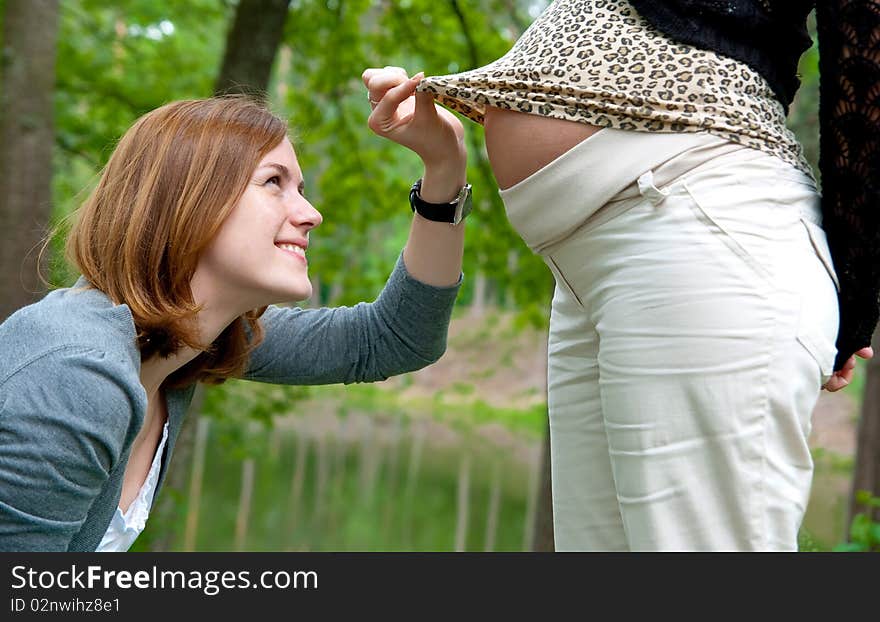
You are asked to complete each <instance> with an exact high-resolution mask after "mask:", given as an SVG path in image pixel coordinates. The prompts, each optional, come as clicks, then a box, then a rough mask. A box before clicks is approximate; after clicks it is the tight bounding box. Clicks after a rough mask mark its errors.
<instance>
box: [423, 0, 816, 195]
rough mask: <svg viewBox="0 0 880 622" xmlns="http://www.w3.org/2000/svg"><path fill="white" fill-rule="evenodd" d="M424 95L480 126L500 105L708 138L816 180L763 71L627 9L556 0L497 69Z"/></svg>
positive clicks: (617, 1)
mask: <svg viewBox="0 0 880 622" xmlns="http://www.w3.org/2000/svg"><path fill="white" fill-rule="evenodd" d="M418 90H419V91H427V92H430V93H431V94H433V95H434V98H435V99H436V100H437V101H438V102H440V103H441V104H443V105H445V106H447V107H448V108H451V109H452V110H456V111H458V112H460V113H461V114H463V115H465V116H466V117H468V118H470V119H472V120H473V121H476V122H477V123H482V122H483V116H484V114H485V110H486V106H496V107H498V108H505V109H513V110H519V111H521V112H526V113H531V114H538V115H543V116H547V117H556V118H560V119H568V120H571V121H579V122H583V123H588V124H591V125H596V126H600V127H613V128H617V129H622V130H634V131H648V132H700V131H707V132H710V133H713V134H717V135H720V136H723V137H725V138H727V139H729V140H731V141H734V142H737V143H741V144H744V145H746V146H748V147H752V148H755V149H759V150H762V151H766V152H769V153H771V154H773V155H776V156H778V157H780V158H782V159H783V160H784V161H786V162H788V163H790V164H792V165H793V166H795V167H797V168H799V169H801V170H803V171H804V172H805V173H806V174H807V175H809V177H810V178H811V179H812V180H813V181H815V177H814V175H813V171H812V169H811V167H810V164H809V163H808V162H807V160H806V159H805V158H804V153H803V148H802V147H801V145H800V143H799V142H798V141H797V139H796V138H795V136H794V134H793V133H792V132H791V130H789V129H788V127H786V125H785V110H784V108H783V106H782V104H781V103H780V102H779V101H778V100H777V99H776V97H775V96H774V94H773V91H772V89H771V88H770V86H769V85H768V83H767V81H766V80H765V79H764V78H763V77H762V76H761V75H760V74H759V73H758V72H756V71H755V70H753V69H751V68H750V67H749V66H748V65H746V64H745V63H742V62H740V61H737V60H733V59H731V58H728V57H725V56H721V55H719V54H717V53H715V52H712V51H709V50H703V49H699V48H695V47H693V46H690V45H683V44H680V43H677V42H674V41H672V40H670V39H668V38H667V37H666V36H665V35H664V34H662V33H661V32H660V31H658V30H657V29H655V28H654V27H653V26H651V25H650V24H649V23H648V22H647V21H645V20H644V19H643V18H642V17H641V16H640V15H639V14H638V13H637V12H636V10H635V9H634V8H633V7H632V6H631V5H630V4H629V2H628V1H627V0H555V2H553V4H551V5H550V6H549V7H548V8H547V9H546V10H545V11H544V12H543V13H542V14H541V15H540V17H538V18H537V19H536V20H535V21H534V22H533V23H532V25H531V26H529V28H528V29H527V30H526V31H525V32H524V33H523V34H522V36H521V37H520V38H519V39H518V40H517V42H516V43H515V44H514V46H513V48H511V50H510V51H509V52H507V54H505V55H504V56H502V57H501V58H499V59H498V60H496V61H494V62H492V63H490V64H488V65H486V66H485V67H481V68H479V69H473V70H471V71H465V72H462V73H457V74H450V75H444V76H433V77H427V78H425V79H424V80H422V82H421V83H420V84H419V86H418Z"/></svg>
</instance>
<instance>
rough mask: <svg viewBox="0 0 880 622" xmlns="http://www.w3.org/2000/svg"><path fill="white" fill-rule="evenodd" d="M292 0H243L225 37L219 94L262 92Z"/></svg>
mask: <svg viewBox="0 0 880 622" xmlns="http://www.w3.org/2000/svg"><path fill="white" fill-rule="evenodd" d="M288 4H289V0H240V2H239V3H238V9H237V10H236V12H235V19H234V20H233V22H232V28H231V29H230V30H229V33H228V34H227V36H226V52H225V53H224V54H223V65H222V67H221V68H220V75H219V76H218V78H217V84H216V85H215V87H214V90H215V92H217V93H248V94H252V95H263V94H265V93H266V91H267V90H268V88H269V74H270V73H271V71H272V63H273V61H274V60H275V55H276V54H277V53H278V48H279V47H280V45H281V39H282V38H283V36H284V23H285V22H286V21H287V6H288Z"/></svg>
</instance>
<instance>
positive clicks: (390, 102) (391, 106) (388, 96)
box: [368, 73, 423, 134]
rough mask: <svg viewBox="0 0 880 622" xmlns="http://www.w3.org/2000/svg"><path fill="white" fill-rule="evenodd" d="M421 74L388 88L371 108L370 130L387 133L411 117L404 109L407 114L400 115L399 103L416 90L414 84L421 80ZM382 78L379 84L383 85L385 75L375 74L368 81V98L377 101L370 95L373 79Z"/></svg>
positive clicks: (409, 112)
mask: <svg viewBox="0 0 880 622" xmlns="http://www.w3.org/2000/svg"><path fill="white" fill-rule="evenodd" d="M422 77H423V74H421V73H418V74H416V75H415V76H413V77H412V78H409V79H407V80H405V81H403V82H401V83H400V84H397V85H396V86H393V87H391V88H388V89H387V90H386V91H385V92H384V94H383V95H382V98H381V99H380V100H378V101H379V103H378V104H377V105H376V107H375V108H374V109H373V113H372V114H371V115H370V120H369V123H368V125H369V127H370V129H371V130H373V131H374V132H376V133H377V134H387V133H388V132H391V131H393V130H394V129H395V128H397V127H399V126H400V125H403V124H405V123H406V122H408V121H409V119H410V118H411V117H412V111H411V110H409V111H406V112H407V114H405V115H404V116H401V115H400V114H399V108H400V105H401V104H402V103H403V102H405V101H406V100H407V99H409V98H410V97H411V96H412V95H413V93H414V92H415V90H416V86H418V84H419V82H420V81H421V79H422ZM380 78H381V79H382V82H381V84H382V85H383V86H384V85H385V84H386V82H385V76H376V77H374V78H373V80H371V81H370V85H371V86H370V94H371V96H370V99H371V100H372V101H377V100H376V99H374V96H373V95H372V93H373V92H374V91H373V86H372V84H373V81H375V80H378V79H380Z"/></svg>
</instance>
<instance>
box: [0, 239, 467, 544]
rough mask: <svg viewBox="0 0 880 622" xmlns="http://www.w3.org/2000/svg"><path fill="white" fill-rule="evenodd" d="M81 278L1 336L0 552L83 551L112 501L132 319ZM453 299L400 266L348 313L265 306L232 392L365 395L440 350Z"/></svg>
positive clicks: (123, 442)
mask: <svg viewBox="0 0 880 622" xmlns="http://www.w3.org/2000/svg"><path fill="white" fill-rule="evenodd" d="M83 285H87V281H86V280H85V279H84V278H83V277H80V278H79V280H78V281H77V282H76V284H75V285H74V288H63V289H58V290H55V291H52V292H50V293H49V294H48V295H46V296H45V297H44V298H43V299H42V300H40V301H39V302H36V303H34V304H32V305H29V306H27V307H24V308H22V309H20V310H18V311H17V312H16V313H14V314H13V315H11V316H10V317H9V318H8V319H7V320H6V321H5V322H4V323H3V324H0V551H28V550H42V551H59V550H60V551H65V550H66V551H94V550H95V549H96V548H97V546H98V544H99V543H100V541H101V538H102V537H103V535H104V533H105V532H106V531H107V527H108V525H109V524H110V520H111V518H112V517H113V514H114V512H115V511H116V507H117V505H118V504H119V497H120V494H121V491H122V480H123V475H124V472H125V467H126V465H127V463H128V457H129V452H130V451H131V445H132V441H133V440H134V438H135V436H136V435H137V433H138V431H139V430H140V428H141V425H142V423H143V420H144V413H145V411H146V406H147V399H146V392H145V391H144V388H143V385H141V383H140V375H139V373H140V362H141V361H140V352H139V350H138V348H137V345H136V337H135V326H134V321H133V319H132V315H131V311H130V310H129V308H128V306H127V305H125V304H121V305H114V304H113V303H112V302H111V301H110V300H109V298H107V296H105V295H104V294H103V293H102V292H100V291H98V290H96V289H84V290H82V289H81V290H76V288H77V287H81V286H83ZM460 286H461V277H459V281H458V283H457V284H456V285H454V286H451V287H446V288H437V287H431V286H429V285H426V284H424V283H421V282H420V281H417V280H416V279H414V278H413V277H412V276H410V275H409V273H407V271H406V268H405V266H404V264H403V257H402V254H401V256H400V257H399V258H398V261H397V265H396V267H395V269H394V271H393V272H392V274H391V276H390V277H389V279H388V282H387V283H386V284H385V287H384V289H383V290H382V292H381V294H380V295H379V297H378V298H377V299H376V301H375V302H372V303H369V304H368V303H360V304H357V305H355V306H353V307H337V308H332V309H328V308H324V309H305V310H304V309H299V308H285V307H276V306H270V307H269V308H268V309H267V310H266V312H265V314H264V315H263V317H262V323H263V326H264V329H265V334H266V337H265V340H264V341H263V343H262V344H261V345H260V346H259V347H258V348H257V349H256V350H255V351H254V352H253V354H252V356H251V360H250V364H249V366H248V369H247V371H246V373H245V374H244V378H246V379H249V380H255V381H258V382H271V383H278V384H300V385H303V384H330V383H337V382H343V383H346V384H348V383H352V382H372V381H376V380H384V379H385V378H388V377H389V376H393V375H396V374H401V373H404V372H407V371H412V370H415V369H420V368H422V367H425V366H426V365H429V364H431V363H433V362H434V361H436V360H437V359H439V358H440V356H442V354H443V352H444V351H445V349H446V333H447V328H448V325H449V318H450V315H451V313H452V306H453V303H454V301H455V298H456V295H457V293H458V290H459V288H460ZM194 388H195V386H194V385H191V386H189V387H186V388H183V389H178V390H169V391H167V401H168V430H169V434H168V441H167V447H166V450H165V453H164V456H163V458H162V468H161V471H160V475H159V481H158V484H157V486H156V490H155V492H154V493H153V494H154V498H155V496H156V495H158V492H159V489H160V488H161V487H162V482H163V480H164V478H165V474H166V471H167V467H168V463H169V459H170V457H171V452H172V451H173V449H174V443H175V441H176V440H177V436H178V434H179V432H180V426H181V422H182V421H183V417H184V415H185V413H186V409H187V407H188V406H189V403H190V401H191V399H192V395H193V390H194Z"/></svg>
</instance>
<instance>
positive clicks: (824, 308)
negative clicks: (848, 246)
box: [797, 216, 840, 384]
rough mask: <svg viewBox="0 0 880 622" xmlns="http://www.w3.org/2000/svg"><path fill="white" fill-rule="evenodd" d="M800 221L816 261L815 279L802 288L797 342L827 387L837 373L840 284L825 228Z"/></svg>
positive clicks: (804, 218) (813, 223) (801, 219)
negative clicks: (816, 365) (835, 362)
mask: <svg viewBox="0 0 880 622" xmlns="http://www.w3.org/2000/svg"><path fill="white" fill-rule="evenodd" d="M800 221H801V223H802V224H803V226H804V228H805V229H806V231H807V235H808V237H809V239H810V244H811V245H812V247H813V250H814V251H815V255H816V258H817V262H816V264H815V266H816V270H815V271H814V272H813V275H814V276H813V278H812V279H811V280H810V281H808V282H807V285H806V286H805V287H804V288H803V291H804V294H803V298H802V303H801V313H800V317H799V319H798V331H797V340H798V342H799V343H800V344H801V345H802V346H803V347H804V348H805V349H806V350H807V352H809V353H810V355H811V356H812V357H813V358H814V359H815V360H816V363H817V364H818V366H819V369H820V372H821V374H822V381H821V383H822V384H825V383H826V382H827V381H828V380H829V379H830V378H831V375H832V374H833V373H834V360H835V359H836V357H837V347H836V346H835V340H836V337H837V331H838V327H839V322H840V317H839V310H838V305H837V294H838V292H839V291H840V283H839V281H838V279H837V274H836V272H835V270H834V264H833V262H832V260H831V253H830V249H829V247H828V241H827V237H826V235H825V231H824V229H822V227H820V226H819V225H817V224H816V223H815V222H813V221H812V220H810V219H809V218H807V217H805V216H801V218H800ZM820 265H821V267H820ZM810 285H811V286H810ZM832 285H833V287H832Z"/></svg>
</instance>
